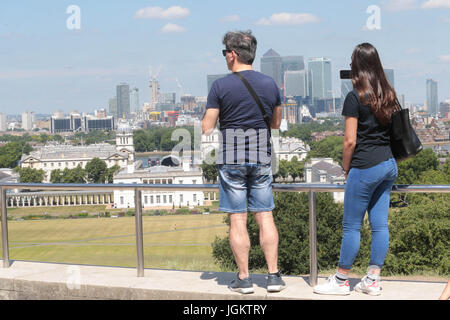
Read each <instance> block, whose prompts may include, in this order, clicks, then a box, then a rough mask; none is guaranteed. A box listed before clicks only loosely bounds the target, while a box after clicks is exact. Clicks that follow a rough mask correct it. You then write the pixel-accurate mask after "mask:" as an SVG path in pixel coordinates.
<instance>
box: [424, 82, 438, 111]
mask: <svg viewBox="0 0 450 320" xmlns="http://www.w3.org/2000/svg"><path fill="white" fill-rule="evenodd" d="M426 90H427V111H428V113H429V114H437V113H438V105H439V103H438V84H437V81H434V80H433V79H427V89H426Z"/></svg>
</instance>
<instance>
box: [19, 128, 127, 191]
mask: <svg viewBox="0 0 450 320" xmlns="http://www.w3.org/2000/svg"><path fill="white" fill-rule="evenodd" d="M94 158H99V159H100V160H103V161H105V162H106V165H107V166H108V168H110V167H112V166H114V165H118V166H119V167H121V168H126V167H127V166H130V165H131V166H132V165H133V163H134V143H133V130H132V129H131V127H129V126H128V125H125V124H119V126H118V128H117V133H116V145H115V146H114V145H111V144H109V143H100V144H91V145H86V146H84V145H83V146H72V145H66V144H49V145H45V146H43V147H41V148H39V149H38V150H35V151H32V152H30V154H29V155H25V154H24V155H22V159H21V167H22V168H33V169H38V170H39V169H42V170H44V172H45V177H44V182H47V183H48V182H50V175H51V172H52V171H53V170H56V169H60V170H64V169H65V168H68V169H74V168H76V167H77V166H78V165H81V167H82V168H85V167H86V164H87V163H88V162H89V161H91V160H92V159H94Z"/></svg>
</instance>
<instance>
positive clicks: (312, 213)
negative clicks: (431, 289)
mask: <svg viewBox="0 0 450 320" xmlns="http://www.w3.org/2000/svg"><path fill="white" fill-rule="evenodd" d="M11 189H27V190H41V191H42V190H70V191H76V190H86V189H90V190H99V191H105V190H134V195H135V196H134V200H135V212H136V214H135V222H136V250H137V276H138V277H143V276H144V245H143V243H144V240H143V230H142V229H143V228H142V191H143V190H146V191H169V190H172V191H179V190H184V191H204V192H208V191H209V192H211V191H219V187H218V185H217V184H190V185H187V184H182V185H180V184H152V185H148V184H28V183H4V184H0V195H1V197H0V206H1V214H2V217H1V225H2V247H3V267H4V268H9V266H10V261H9V244H8V221H7V202H6V201H7V193H6V191H7V190H11ZM272 189H273V192H307V193H308V197H309V258H310V259H309V260H310V275H309V277H310V279H309V280H310V281H309V282H310V286H315V285H316V284H317V278H318V268H317V265H318V263H317V214H316V193H317V192H344V189H345V185H334V184H301V183H300V184H273V187H272ZM392 192H394V193H449V192H450V185H394V186H393V188H392Z"/></svg>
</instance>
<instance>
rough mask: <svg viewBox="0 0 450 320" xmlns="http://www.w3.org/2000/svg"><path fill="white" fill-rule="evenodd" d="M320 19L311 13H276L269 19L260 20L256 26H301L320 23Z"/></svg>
mask: <svg viewBox="0 0 450 320" xmlns="http://www.w3.org/2000/svg"><path fill="white" fill-rule="evenodd" d="M318 21H319V18H318V17H317V16H315V15H312V14H309V13H286V12H282V13H274V14H273V15H271V16H270V18H269V19H266V18H262V19H259V20H258V21H257V22H256V24H258V25H264V26H272V25H300V24H305V23H314V22H318Z"/></svg>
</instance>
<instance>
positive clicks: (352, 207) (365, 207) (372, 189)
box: [339, 158, 398, 269]
mask: <svg viewBox="0 0 450 320" xmlns="http://www.w3.org/2000/svg"><path fill="white" fill-rule="evenodd" d="M397 175H398V171H397V163H396V162H395V160H394V158H391V159H389V160H386V161H384V162H382V163H379V164H377V165H376V166H373V167H371V168H367V169H357V168H352V169H351V170H350V172H349V174H348V179H347V183H346V186H345V196H344V218H343V223H342V224H343V231H344V232H343V236H342V245H341V253H340V258H339V267H340V268H342V269H351V268H352V265H353V262H354V261H355V258H356V256H357V254H358V251H359V246H360V241H361V234H360V230H361V225H362V222H363V219H364V216H365V214H366V211H367V212H368V214H369V222H370V228H371V230H372V244H371V251H370V263H369V265H377V266H379V267H380V268H381V267H382V266H383V264H384V259H385V257H386V254H387V251H388V248H389V229H388V211H389V202H390V194H391V190H392V186H393V185H394V182H395V180H396V179H397Z"/></svg>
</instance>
